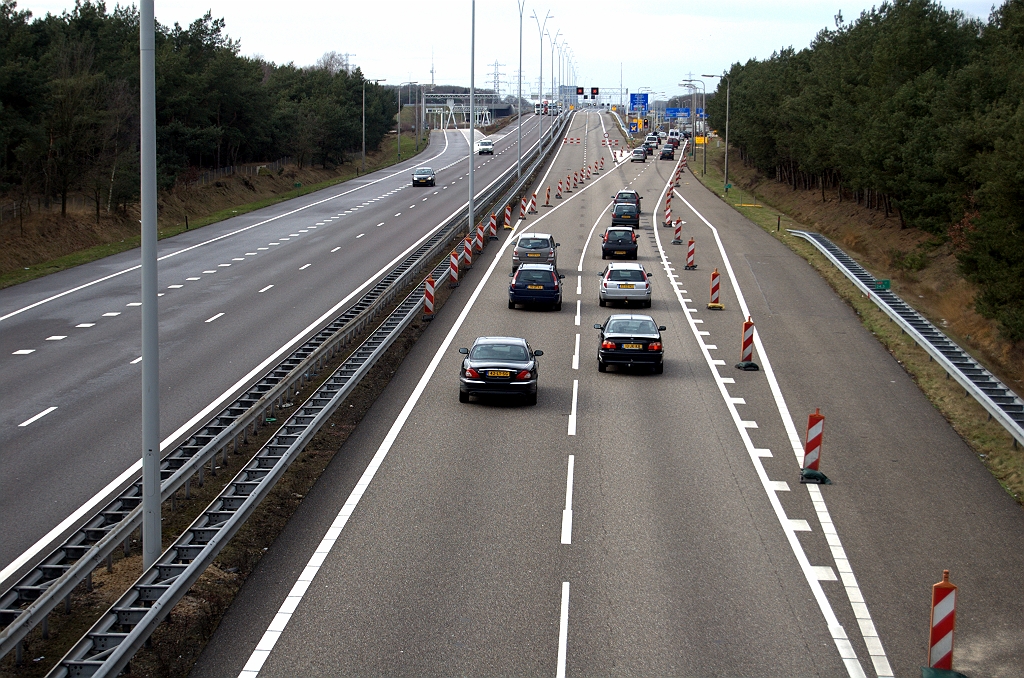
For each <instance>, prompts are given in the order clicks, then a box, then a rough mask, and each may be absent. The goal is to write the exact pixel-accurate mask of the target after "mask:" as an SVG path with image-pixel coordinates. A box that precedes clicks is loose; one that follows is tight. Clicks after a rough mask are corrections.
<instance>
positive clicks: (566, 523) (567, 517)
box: [562, 454, 576, 544]
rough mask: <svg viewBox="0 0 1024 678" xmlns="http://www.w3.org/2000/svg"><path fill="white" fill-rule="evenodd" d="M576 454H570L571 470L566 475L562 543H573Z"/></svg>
mask: <svg viewBox="0 0 1024 678" xmlns="http://www.w3.org/2000/svg"><path fill="white" fill-rule="evenodd" d="M575 465H576V456H575V455H572V454H570V455H569V470H568V472H567V473H566V476H565V509H563V510H562V543H563V544H571V543H572V472H573V468H574V467H575Z"/></svg>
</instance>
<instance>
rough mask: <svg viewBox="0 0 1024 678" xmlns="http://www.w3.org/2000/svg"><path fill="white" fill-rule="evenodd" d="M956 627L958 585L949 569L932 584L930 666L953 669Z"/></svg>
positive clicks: (929, 640) (932, 667) (929, 641)
mask: <svg viewBox="0 0 1024 678" xmlns="http://www.w3.org/2000/svg"><path fill="white" fill-rule="evenodd" d="M955 628H956V586H955V585H953V584H951V583H950V582H949V570H943V571H942V581H940V582H939V583H938V584H935V585H934V586H932V618H931V624H930V631H929V633H928V668H930V669H943V670H946V671H952V670H953V631H954V629H955Z"/></svg>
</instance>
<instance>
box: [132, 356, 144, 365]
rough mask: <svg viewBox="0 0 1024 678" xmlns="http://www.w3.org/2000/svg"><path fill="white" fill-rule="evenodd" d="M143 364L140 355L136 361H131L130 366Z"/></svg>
mask: <svg viewBox="0 0 1024 678" xmlns="http://www.w3.org/2000/svg"><path fill="white" fill-rule="evenodd" d="M141 362H142V356H141V355H140V356H139V357H138V358H136V359H135V360H133V361H131V363H130V364H131V365H135V364H137V363H141Z"/></svg>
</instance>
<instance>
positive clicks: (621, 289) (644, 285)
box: [597, 262, 651, 308]
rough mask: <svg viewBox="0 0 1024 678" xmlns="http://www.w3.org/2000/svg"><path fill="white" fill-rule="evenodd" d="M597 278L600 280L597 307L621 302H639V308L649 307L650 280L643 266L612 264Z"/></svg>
mask: <svg viewBox="0 0 1024 678" xmlns="http://www.w3.org/2000/svg"><path fill="white" fill-rule="evenodd" d="M597 277H598V278H601V288H600V291H599V294H598V300H597V302H598V305H600V306H605V305H607V303H608V302H610V301H622V302H625V303H629V302H640V306H641V307H647V308H650V307H651V280H650V277H649V276H648V275H647V270H646V269H645V268H644V266H643V264H632V263H626V262H622V263H619V262H613V263H610V264H608V267H607V268H605V269H604V273H598V274H597Z"/></svg>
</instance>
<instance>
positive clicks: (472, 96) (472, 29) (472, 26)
mask: <svg viewBox="0 0 1024 678" xmlns="http://www.w3.org/2000/svg"><path fill="white" fill-rule="evenodd" d="M470 8H471V9H470V21H469V205H468V207H469V215H468V216H469V218H468V219H467V221H466V224H467V227H468V229H469V234H470V235H472V234H473V216H474V215H473V193H474V190H475V185H474V183H473V179H474V176H475V175H474V172H473V165H475V164H476V158H475V157H474V152H475V150H476V0H473V1H472V2H471V3H470Z"/></svg>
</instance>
